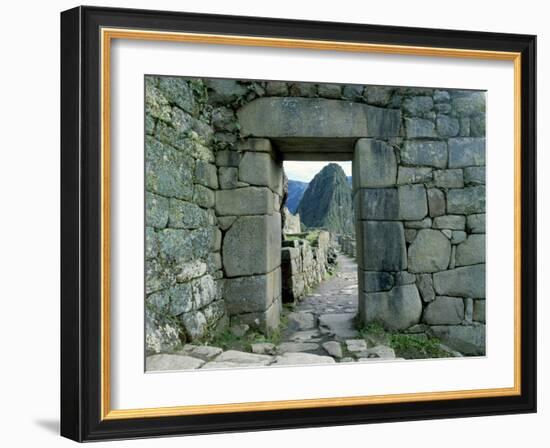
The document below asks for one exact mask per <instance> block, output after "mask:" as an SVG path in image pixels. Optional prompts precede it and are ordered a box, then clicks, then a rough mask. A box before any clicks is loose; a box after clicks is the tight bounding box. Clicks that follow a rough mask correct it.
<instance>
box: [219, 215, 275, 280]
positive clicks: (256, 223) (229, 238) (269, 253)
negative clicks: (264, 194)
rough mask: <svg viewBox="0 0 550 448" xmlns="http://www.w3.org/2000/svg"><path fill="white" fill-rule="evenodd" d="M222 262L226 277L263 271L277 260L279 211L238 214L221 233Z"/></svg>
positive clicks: (270, 268) (268, 270) (273, 267)
mask: <svg viewBox="0 0 550 448" xmlns="http://www.w3.org/2000/svg"><path fill="white" fill-rule="evenodd" d="M222 256H223V265H224V268H225V272H226V275H227V276H228V277H239V276H244V275H254V274H265V273H267V272H271V271H272V270H274V269H275V268H277V267H279V265H280V264H281V215H280V214H279V213H274V214H273V215H262V216H241V217H240V218H238V219H237V220H236V221H235V222H234V223H233V225H232V226H231V228H230V229H229V230H228V231H227V233H226V234H225V238H224V239H223V245H222Z"/></svg>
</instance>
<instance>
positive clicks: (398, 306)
mask: <svg viewBox="0 0 550 448" xmlns="http://www.w3.org/2000/svg"><path fill="white" fill-rule="evenodd" d="M360 300H364V306H363V307H361V309H362V310H363V316H361V320H362V321H363V322H364V323H369V322H379V323H381V324H382V325H384V327H386V328H388V329H390V330H404V329H406V328H409V327H411V326H412V325H415V324H417V323H418V322H419V321H420V317H421V315H422V301H421V300H420V296H419V294H418V290H417V289H416V286H415V285H404V286H395V287H394V288H392V289H391V290H390V291H386V292H377V293H370V294H368V293H367V294H364V295H363V297H362V298H360Z"/></svg>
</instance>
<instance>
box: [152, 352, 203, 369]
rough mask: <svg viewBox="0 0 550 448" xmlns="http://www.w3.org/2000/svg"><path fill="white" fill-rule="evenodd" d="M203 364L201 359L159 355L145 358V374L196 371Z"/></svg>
mask: <svg viewBox="0 0 550 448" xmlns="http://www.w3.org/2000/svg"><path fill="white" fill-rule="evenodd" d="M203 364H204V361H203V360H202V359H198V358H193V357H191V356H185V355H171V354H159V355H151V356H147V357H146V358H145V370H146V371H147V372H154V371H161V370H190V369H198V368H200V367H201V366H202V365H203Z"/></svg>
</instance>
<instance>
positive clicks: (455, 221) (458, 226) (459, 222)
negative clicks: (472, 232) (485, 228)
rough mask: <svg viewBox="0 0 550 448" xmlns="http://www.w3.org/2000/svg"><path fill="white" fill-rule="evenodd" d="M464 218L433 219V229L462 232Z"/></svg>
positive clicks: (452, 216) (440, 217) (448, 216)
mask: <svg viewBox="0 0 550 448" xmlns="http://www.w3.org/2000/svg"><path fill="white" fill-rule="evenodd" d="M465 225H466V218H465V217H464V216H461V215H445V216H438V217H437V218H435V219H434V223H433V227H434V229H448V230H464V226H465Z"/></svg>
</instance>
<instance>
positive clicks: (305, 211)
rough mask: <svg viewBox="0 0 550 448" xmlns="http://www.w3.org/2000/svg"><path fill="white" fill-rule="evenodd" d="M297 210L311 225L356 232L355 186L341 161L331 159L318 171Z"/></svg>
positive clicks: (338, 231)
mask: <svg viewBox="0 0 550 448" xmlns="http://www.w3.org/2000/svg"><path fill="white" fill-rule="evenodd" d="M297 212H298V213H299V214H300V219H301V221H302V222H303V223H304V224H305V225H306V226H307V227H319V228H324V229H327V230H330V231H332V232H335V233H348V234H349V233H354V225H353V222H354V218H353V206H352V198H351V187H350V184H349V180H348V179H347V178H346V175H345V173H344V170H343V169H342V167H341V166H340V165H338V164H336V163H329V164H328V165H325V167H324V168H323V169H322V170H321V171H320V172H319V173H317V174H316V175H315V177H314V178H313V180H312V181H311V182H310V183H309V185H308V187H307V189H306V191H305V192H304V194H303V197H302V200H301V201H300V205H299V206H298V209H297Z"/></svg>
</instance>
